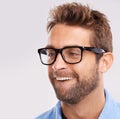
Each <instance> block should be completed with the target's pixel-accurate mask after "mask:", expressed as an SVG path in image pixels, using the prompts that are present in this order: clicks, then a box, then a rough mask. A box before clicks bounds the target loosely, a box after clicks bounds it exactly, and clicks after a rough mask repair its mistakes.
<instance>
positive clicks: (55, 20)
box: [47, 2, 113, 52]
mask: <svg viewBox="0 0 120 119" xmlns="http://www.w3.org/2000/svg"><path fill="white" fill-rule="evenodd" d="M108 22H109V21H108V19H107V17H106V16H105V15H104V14H103V13H101V12H99V11H97V10H93V9H90V7H89V6H88V5H86V6H85V5H82V4H80V3H76V2H72V3H65V4H63V5H59V6H57V7H55V8H53V9H51V10H50V14H49V17H48V23H47V31H48V32H50V30H51V29H52V28H53V27H54V26H55V25H56V24H65V25H70V26H79V27H82V28H85V29H89V30H92V31H93V34H94V35H93V38H92V40H91V41H90V44H91V45H93V46H96V47H98V48H102V49H104V50H105V51H106V52H112V51H113V46H112V33H111V28H110V25H109V23H108Z"/></svg>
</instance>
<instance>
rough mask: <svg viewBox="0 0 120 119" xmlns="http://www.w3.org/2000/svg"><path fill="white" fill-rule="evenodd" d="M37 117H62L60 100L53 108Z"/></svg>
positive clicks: (53, 118)
mask: <svg viewBox="0 0 120 119" xmlns="http://www.w3.org/2000/svg"><path fill="white" fill-rule="evenodd" d="M35 119H62V118H61V104H60V102H58V103H57V104H56V105H55V106H54V107H53V108H52V109H50V110H48V111H46V112H44V113H42V114H41V115H40V116H38V117H37V118H35Z"/></svg>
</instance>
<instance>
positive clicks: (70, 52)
mask: <svg viewBox="0 0 120 119" xmlns="http://www.w3.org/2000/svg"><path fill="white" fill-rule="evenodd" d="M84 50H87V51H91V52H93V53H96V54H103V53H104V52H105V50H103V49H100V48H96V47H84V46H66V47H64V48H61V49H56V48H51V47H50V48H49V47H48V48H47V47H46V48H41V49H38V53H39V56H40V60H41V62H42V64H44V65H51V64H53V63H54V62H55V61H56V58H57V55H58V53H60V54H61V56H62V58H63V60H64V61H65V62H66V63H68V64H76V63H79V62H81V60H82V55H83V51H84Z"/></svg>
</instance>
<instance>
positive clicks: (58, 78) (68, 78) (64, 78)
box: [56, 77, 72, 81]
mask: <svg viewBox="0 0 120 119" xmlns="http://www.w3.org/2000/svg"><path fill="white" fill-rule="evenodd" d="M70 79H72V77H57V78H56V80H59V81H65V80H70Z"/></svg>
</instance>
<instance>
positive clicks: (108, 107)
mask: <svg viewBox="0 0 120 119" xmlns="http://www.w3.org/2000/svg"><path fill="white" fill-rule="evenodd" d="M105 95H106V102H105V105H104V108H103V110H102V112H101V114H100V116H99V118H98V119H120V103H116V102H115V101H114V100H113V99H112V97H111V96H110V94H109V93H108V92H107V91H106V90H105ZM36 119H62V117H61V104H60V101H59V102H58V103H57V104H56V106H55V107H53V108H52V109H51V110H49V111H47V112H45V113H43V114H41V115H40V116H39V117H37V118H36Z"/></svg>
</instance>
